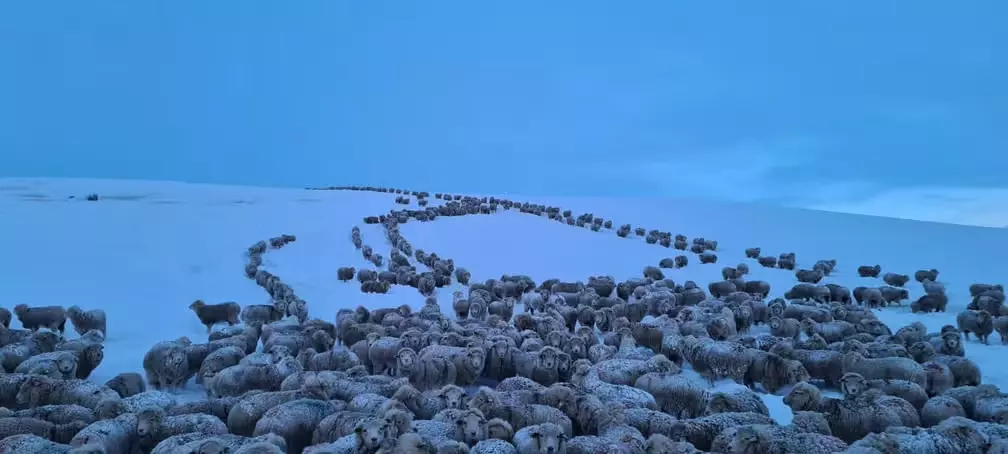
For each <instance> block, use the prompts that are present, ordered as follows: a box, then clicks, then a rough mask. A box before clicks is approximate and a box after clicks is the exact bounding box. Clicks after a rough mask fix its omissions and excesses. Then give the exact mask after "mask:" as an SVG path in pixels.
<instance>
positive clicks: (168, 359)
mask: <svg viewBox="0 0 1008 454" xmlns="http://www.w3.org/2000/svg"><path fill="white" fill-rule="evenodd" d="M189 345H191V342H190V341H189V339H187V338H180V339H178V340H175V341H164V342H159V343H157V344H154V346H153V347H151V349H150V350H148V351H147V353H146V354H145V355H144V359H143V368H144V372H146V374H147V383H148V384H149V385H151V386H153V387H154V389H165V388H168V389H175V388H180V387H182V386H183V385H184V384H185V380H186V378H187V376H188V373H189V355H188V353H187V352H186V347H187V346H189Z"/></svg>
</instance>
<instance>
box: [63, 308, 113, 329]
mask: <svg viewBox="0 0 1008 454" xmlns="http://www.w3.org/2000/svg"><path fill="white" fill-rule="evenodd" d="M66 315H67V317H68V318H70V323H71V324H72V325H73V327H74V331H77V334H79V335H81V336H83V335H84V333H87V332H88V331H91V330H93V329H94V330H98V331H99V332H101V333H102V336H105V335H106V332H105V311H104V310H102V309H91V310H87V311H85V310H83V309H81V308H80V306H76V305H74V306H70V307H68V308H67V310H66Z"/></svg>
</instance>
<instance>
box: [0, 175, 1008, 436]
mask: <svg viewBox="0 0 1008 454" xmlns="http://www.w3.org/2000/svg"><path fill="white" fill-rule="evenodd" d="M420 189H422V188H420ZM91 192H95V193H98V194H101V196H102V200H101V201H99V202H87V201H85V200H84V197H85V196H86V195H87V194H88V193H91ZM70 196H74V198H69V197H70ZM393 199H394V196H393V195H390V194H378V193H366V192H348V191H306V190H300V189H271V188H252V187H231V186H212V185H194V184H183V183H170V182H150V181H109V180H69V179H68V180H62V179H6V180H0V235H2V238H4V239H5V240H6V243H7V246H6V247H5V253H6V257H5V260H3V261H0V276H2V277H3V278H2V279H3V282H4V284H5V285H4V287H5V288H4V296H3V297H2V299H3V301H4V303H3V304H4V306H5V307H8V308H12V307H13V306H14V305H16V304H19V303H27V304H30V305H50V304H56V305H64V306H69V305H71V304H78V305H80V306H82V307H84V308H96V307H100V308H103V309H104V310H105V311H106V312H107V314H108V317H109V332H108V340H107V342H106V350H105V360H104V362H103V363H102V365H101V366H100V367H99V368H98V370H97V371H96V372H95V374H94V375H93V379H94V380H100V381H105V380H107V379H109V378H111V377H112V376H114V375H115V374H117V373H120V372H126V371H136V372H140V371H142V368H141V362H142V358H143V354H144V353H145V352H146V351H147V349H148V348H149V347H150V346H151V345H153V344H154V343H155V342H157V341H159V340H165V339H174V338H177V337H179V336H183V335H184V336H189V337H191V338H193V339H194V340H198V339H203V338H205V334H206V333H205V328H203V327H202V326H201V325H200V323H199V321H198V320H197V319H196V316H195V315H194V314H193V313H192V312H191V311H190V310H189V309H188V306H189V304H190V303H191V302H192V301H193V300H195V299H197V298H199V299H203V300H206V301H208V302H219V301H237V302H239V303H241V304H242V305H245V304H258V303H264V302H266V301H267V300H268V297H267V296H266V294H265V293H264V291H263V290H262V289H261V288H259V287H257V286H256V285H255V283H254V282H253V281H250V280H248V279H246V278H245V277H244V276H243V274H242V268H243V266H244V264H245V260H246V259H245V256H244V251H245V249H246V248H247V247H248V246H249V245H251V244H252V243H255V242H256V241H258V240H262V239H266V238H268V237H272V236H278V235H280V234H281V233H287V234H293V235H296V236H297V242H296V243H293V244H291V245H288V246H287V247H285V248H283V249H281V250H276V251H269V252H267V253H266V255H265V256H264V257H265V264H264V266H265V268H266V269H268V270H269V271H271V272H273V273H275V274H277V275H278V276H280V277H281V278H282V279H283V280H284V281H285V282H286V283H288V284H289V285H291V286H292V287H293V288H294V291H295V292H296V293H297V294H298V295H299V296H300V297H302V298H304V299H305V300H306V301H307V302H308V304H309V310H310V312H311V314H312V316H314V317H319V318H324V319H332V318H333V317H334V315H335V313H336V311H337V310H338V309H340V308H345V307H350V308H353V307H356V306H357V305H364V306H366V307H369V308H377V307H384V306H390V305H399V304H404V303H405V304H410V305H411V306H414V307H419V305H420V304H422V302H423V298H422V297H421V296H420V294H419V293H417V292H416V290H414V289H412V288H404V287H393V289H392V291H391V292H390V293H389V294H388V295H365V294H362V293H360V290H359V286H358V285H356V284H344V283H340V282H339V281H337V280H336V268H337V267H340V266H346V265H353V266H357V267H362V266H368V264H367V263H366V262H364V260H363V258H362V257H361V255H360V253H359V251H357V250H355V249H354V247H353V245H352V244H351V242H350V239H349V234H350V229H351V227H353V226H354V225H360V227H361V229H362V236H363V239H364V242H365V243H366V244H371V245H374V246H378V245H383V244H384V243H385V242H384V237H383V236H382V233H381V231H380V227H377V226H367V225H363V224H362V223H361V218H362V217H363V216H366V215H375V214H380V213H384V212H387V211H388V210H389V209H390V208H393V207H397V206H398V207H401V205H396V204H395V203H394V202H393ZM533 201H535V202H541V203H547V204H555V205H559V206H563V207H565V208H570V209H572V210H574V212H575V213H580V212H592V213H595V214H598V215H600V216H604V217H606V218H607V219H613V220H614V222H615V223H616V224H617V225H618V224H621V223H631V224H633V225H635V226H637V225H640V226H644V227H646V228H648V229H652V228H654V229H660V230H667V231H671V232H673V233H682V234H685V235H687V236H689V237H693V236H704V237H706V238H708V239H716V240H717V241H718V242H719V245H718V257H719V262H718V263H717V264H716V265H700V264H699V262H698V261H697V260H696V258H695V256H693V255H692V254H690V259H691V263H690V264H689V266H687V267H686V268H684V269H681V270H666V271H667V274H668V275H669V277H671V278H673V279H675V280H676V281H680V282H681V281H685V280H694V281H697V282H698V283H701V284H702V285H705V284H706V283H707V282H709V281H713V280H719V279H720V271H721V268H722V267H723V266H726V265H735V264H737V263H739V262H743V261H748V262H751V263H750V269H751V270H752V272H751V274H752V278H754V279H763V280H766V281H768V282H770V283H771V284H772V285H773V288H774V292H773V295H779V294H780V293H782V292H783V291H784V290H786V289H787V288H790V286H791V285H793V284H794V283H795V278H794V274H793V273H792V272H789V271H784V270H779V269H767V268H763V267H760V266H758V265H757V264H755V262H754V261H751V260H746V259H744V254H743V249H745V248H747V247H753V246H760V247H762V248H763V251H764V254H773V255H776V254H778V253H781V252H787V251H793V252H795V253H797V258H798V266H799V267H802V266H804V267H810V266H811V265H812V263H814V262H815V261H816V260H818V259H836V260H837V262H838V266H837V269H836V271H835V273H834V274H833V275H832V276H830V277H828V278H826V279H825V281H824V282H836V283H839V284H842V285H846V286H849V287H851V288H853V287H855V286H858V285H880V281H879V280H875V279H866V278H859V277H858V276H857V273H856V272H855V270H856V268H857V266H858V265H862V264H870V265H873V264H876V263H878V264H880V265H881V266H882V268H883V272H886V271H893V272H900V273H905V274H911V275H912V274H913V272H914V271H916V270H917V269H922V268H937V269H938V270H940V272H941V275H940V277H939V280H940V281H941V282H942V283H944V284H945V285H946V287H947V288H948V292H949V295H950V299H951V302H950V304H949V311H948V313H945V314H929V315H916V314H910V313H909V309H908V308H907V307H905V306H904V307H903V308H890V309H885V310H883V311H882V312H880V313H879V318H881V319H882V320H883V321H884V322H886V323H887V324H889V325H890V326H891V327H892V328H893V330H895V329H896V328H898V327H900V326H903V325H906V324H908V323H910V322H912V321H915V320H920V321H922V322H923V323H924V324H925V325H927V326H928V328H929V329H930V330H932V331H936V330H938V329H939V328H940V327H941V326H942V325H945V324H954V323H955V314H956V313H957V312H958V311H960V310H962V309H963V308H964V307H965V306H966V304H967V302H968V301H969V292H968V286H969V284H971V283H973V282H988V283H999V282H1003V280H1004V278H1005V276H1008V266H1006V265H1005V262H1004V257H1005V254H1006V253H1008V230H1006V229H994V228H981V227H968V226H960V225H950V224H937V223H927V222H917V221H907V220H898V219H889V218H881V217H869V216H858V215H847V214H838V213H827V212H817V211H808V210H797V209H784V208H774V207H765V206H757V205H744V204H728V203H713V202H697V201H688V200H669V199H655V200H646V199H548V198H547V199H540V200H533ZM433 202H435V201H434V200H432V203H433ZM401 231H402V233H403V235H404V236H405V237H406V238H408V239H409V240H410V242H411V243H413V245H414V247H417V248H421V249H424V250H426V251H428V252H437V253H438V254H439V255H441V256H443V257H451V258H453V259H455V262H456V263H457V264H458V265H459V266H464V267H466V268H468V269H469V270H470V271H471V272H472V273H473V278H474V279H476V280H484V279H487V278H491V277H500V275H501V274H502V273H508V274H527V275H529V276H531V277H532V278H533V279H535V280H537V281H541V280H544V279H547V278H553V277H556V278H560V279H569V280H578V279H580V280H584V279H586V278H587V277H588V276H589V275H598V274H610V275H612V276H614V277H616V278H617V279H626V278H629V277H638V276H640V273H641V270H642V268H643V267H644V266H646V265H657V263H658V261H659V260H660V259H662V258H664V257H671V256H674V255H676V254H677V251H675V250H672V249H665V248H662V247H660V246H657V245H648V244H645V243H644V241H643V239H641V238H639V237H633V238H630V239H623V238H619V237H617V236H616V235H615V234H614V233H613V231H605V230H603V231H602V232H591V231H589V230H587V229H583V228H576V227H571V226H567V225H565V224H560V223H557V222H552V221H548V220H546V219H545V218H539V217H535V216H530V215H523V214H519V213H518V212H516V211H514V212H504V213H499V214H496V215H492V216H466V217H456V218H444V217H442V218H439V219H438V220H436V221H435V222H430V223H417V222H412V223H408V224H405V225H403V226H402V227H401ZM380 249H381V248H378V252H381V253H383V255H386V256H387V252H388V251H382V250H380ZM907 286H908V288H910V289H911V297H912V298H916V297H917V296H920V294H921V293H922V289H921V287H920V285H919V284H917V283H916V282H911V283H909V284H908V285H907ZM453 290H455V288H445V289H441V290H440V295H439V296H442V301H450V293H451V291H453ZM449 304H450V303H449ZM445 312H446V313H449V312H450V309H449V308H448V307H446V308H445ZM13 325H14V326H20V325H19V323H18V322H17V321H15V322H14V324H13ZM70 331H72V330H70ZM70 336H71V337H73V336H76V334H70ZM992 340H993V342H992V343H991V345H989V346H985V345H982V344H979V343H978V342H977V341H976V340H975V339H973V340H971V341H970V342H969V343H968V344H967V346H966V348H967V356H968V357H969V358H971V359H973V360H974V361H976V362H977V363H978V364H979V365H980V367H981V368H982V370H983V380H984V382H987V383H993V384H996V385H998V386H999V387H1001V388H1002V389H1008V374H1006V373H1004V372H1002V369H1001V367H1000V365H999V363H998V360H999V358H1003V357H1004V356H1005V353H1008V347H1006V346H1001V345H1000V339H999V338H997V336H996V335H994V336H992ZM721 386H730V385H721ZM189 388H190V389H191V391H192V393H193V394H194V395H195V394H196V393H199V392H200V388H198V387H197V386H196V385H192V384H190V385H189ZM767 402H768V403H769V404H770V405H771V411H772V412H773V414H774V416H775V417H777V418H778V419H780V420H782V422H786V421H787V420H789V419H790V411H788V410H787V409H786V408H782V405H781V403H780V397H774V396H767Z"/></svg>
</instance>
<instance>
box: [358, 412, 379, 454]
mask: <svg viewBox="0 0 1008 454" xmlns="http://www.w3.org/2000/svg"><path fill="white" fill-rule="evenodd" d="M385 432H386V427H385V424H384V421H379V420H377V419H374V418H366V419H364V420H362V421H360V422H358V423H357V426H356V427H354V435H355V436H356V437H357V443H358V446H361V447H363V448H365V449H368V450H374V449H378V446H379V445H380V444H381V442H382V441H383V440H384V439H385Z"/></svg>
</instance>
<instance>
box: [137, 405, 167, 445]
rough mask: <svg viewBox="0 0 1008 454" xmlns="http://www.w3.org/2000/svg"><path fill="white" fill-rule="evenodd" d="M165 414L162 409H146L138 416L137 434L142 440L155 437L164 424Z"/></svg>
mask: <svg viewBox="0 0 1008 454" xmlns="http://www.w3.org/2000/svg"><path fill="white" fill-rule="evenodd" d="M164 417H165V413H164V410H161V409H153V408H150V409H144V410H142V411H140V413H139V414H137V425H136V434H137V436H138V437H140V438H141V439H150V438H153V437H155V435H156V434H157V433H158V431H159V430H160V428H161V423H162V422H164Z"/></svg>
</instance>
